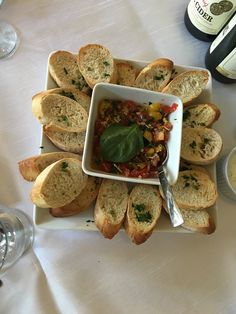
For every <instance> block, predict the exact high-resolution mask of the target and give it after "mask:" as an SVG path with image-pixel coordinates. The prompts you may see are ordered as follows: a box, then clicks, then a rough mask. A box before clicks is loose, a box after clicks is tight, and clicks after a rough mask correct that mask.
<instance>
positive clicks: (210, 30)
mask: <svg viewBox="0 0 236 314" xmlns="http://www.w3.org/2000/svg"><path fill="white" fill-rule="evenodd" d="M235 11H236V0H230V1H228V0H221V1H219V0H190V2H189V4H188V6H187V9H186V11H185V15H184V23H185V26H186V28H187V30H188V31H189V32H190V33H191V34H192V35H193V36H194V37H196V38H198V39H200V40H204V41H212V40H214V38H215V37H216V36H217V34H219V32H220V31H221V29H222V28H223V27H224V25H225V24H226V23H227V21H228V20H229V19H230V18H231V16H232V15H233V14H234V12H235Z"/></svg>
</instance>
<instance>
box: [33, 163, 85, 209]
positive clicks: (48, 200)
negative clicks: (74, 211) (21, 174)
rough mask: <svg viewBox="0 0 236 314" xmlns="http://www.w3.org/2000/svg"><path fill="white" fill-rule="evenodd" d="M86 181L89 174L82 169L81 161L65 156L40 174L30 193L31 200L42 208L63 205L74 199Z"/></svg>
mask: <svg viewBox="0 0 236 314" xmlns="http://www.w3.org/2000/svg"><path fill="white" fill-rule="evenodd" d="M86 182H87V175H85V174H84V173H83V171H82V168H81V161H80V160H78V159H75V158H63V159H60V160H58V161H56V162H54V163H53V164H51V165H50V166H48V167H47V168H45V169H44V170H43V171H42V172H41V173H40V174H39V175H38V177H37V178H36V180H35V182H34V185H33V188H32V190H31V193H30V196H31V200H32V202H33V203H34V204H35V205H37V206H38V207H42V208H49V207H52V208H55V207H61V206H64V205H66V204H68V203H70V202H71V201H73V200H74V199H75V198H76V196H78V195H79V194H80V192H81V191H82V190H83V188H84V187H85V184H86Z"/></svg>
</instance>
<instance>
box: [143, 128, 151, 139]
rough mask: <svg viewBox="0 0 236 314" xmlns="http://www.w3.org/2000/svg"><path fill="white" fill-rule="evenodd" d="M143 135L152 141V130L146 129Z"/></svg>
mask: <svg viewBox="0 0 236 314" xmlns="http://www.w3.org/2000/svg"><path fill="white" fill-rule="evenodd" d="M143 136H144V137H145V139H146V140H148V141H149V142H152V132H150V131H147V130H146V131H144V133H143Z"/></svg>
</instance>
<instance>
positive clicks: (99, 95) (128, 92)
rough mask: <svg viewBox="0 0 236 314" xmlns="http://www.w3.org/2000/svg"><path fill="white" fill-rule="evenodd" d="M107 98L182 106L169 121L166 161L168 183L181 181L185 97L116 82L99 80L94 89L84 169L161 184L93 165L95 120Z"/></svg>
mask: <svg viewBox="0 0 236 314" xmlns="http://www.w3.org/2000/svg"><path fill="white" fill-rule="evenodd" d="M103 99H111V100H121V101H124V100H132V101H134V102H136V103H139V104H142V103H149V102H152V103H156V102H157V103H161V104H164V105H166V106H171V105H172V104H173V103H176V104H177V105H178V106H177V109H176V110H175V111H174V112H172V113H171V114H170V115H169V121H170V122H171V123H172V125H173V128H172V130H171V131H170V137H169V140H168V142H167V146H168V150H169V158H168V161H167V164H166V170H167V171H166V174H167V179H168V182H169V183H170V184H171V185H172V184H174V183H175V182H176V181H177V179H178V174H179V162H180V150H181V139H182V118H183V103H182V101H181V99H180V98H178V97H176V96H173V95H168V94H163V93H158V92H153V91H149V90H145V89H140V88H134V87H126V86H121V85H115V84H107V83H99V84H96V86H95V87H94V89H93V93H92V99H91V105H90V111H89V118H88V124H87V132H86V137H85V145H84V153H83V160H82V168H83V171H84V172H85V173H87V174H88V175H91V176H96V177H101V178H106V179H113V180H121V181H126V182H133V183H145V184H154V185H159V184H160V181H159V179H158V178H130V177H125V176H122V175H119V174H114V173H107V172H104V171H100V170H98V169H95V168H93V167H92V155H93V138H94V131H95V121H96V119H97V114H98V105H99V103H100V102H101V100H103Z"/></svg>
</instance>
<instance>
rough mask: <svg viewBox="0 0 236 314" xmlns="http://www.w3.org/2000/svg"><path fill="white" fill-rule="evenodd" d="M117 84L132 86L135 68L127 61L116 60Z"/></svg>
mask: <svg viewBox="0 0 236 314" xmlns="http://www.w3.org/2000/svg"><path fill="white" fill-rule="evenodd" d="M116 68H117V84H118V85H124V86H131V87H132V86H134V85H135V83H134V81H135V78H136V70H135V69H134V68H133V67H132V65H131V64H129V63H128V62H116Z"/></svg>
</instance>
